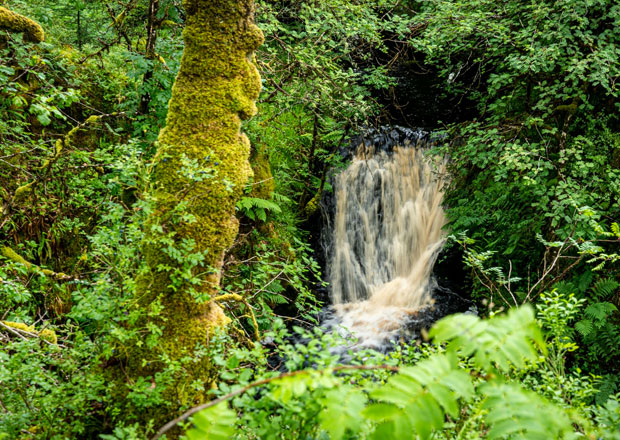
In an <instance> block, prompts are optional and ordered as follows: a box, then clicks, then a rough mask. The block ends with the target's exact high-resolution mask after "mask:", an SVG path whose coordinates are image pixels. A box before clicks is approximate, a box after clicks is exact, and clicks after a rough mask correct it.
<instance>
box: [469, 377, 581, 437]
mask: <svg viewBox="0 0 620 440" xmlns="http://www.w3.org/2000/svg"><path fill="white" fill-rule="evenodd" d="M481 390H482V393H483V394H484V395H485V396H486V400H485V401H484V404H483V408H485V409H487V410H488V411H489V413H488V415H487V417H486V418H485V421H486V422H487V423H488V424H489V425H490V427H491V429H490V430H489V432H488V434H487V438H489V439H491V440H493V439H503V438H506V437H507V436H510V438H511V439H523V440H526V439H527V440H532V439H541V440H544V439H561V438H564V435H566V434H568V433H570V432H572V431H573V429H572V425H571V422H570V419H569V418H568V416H567V415H566V414H565V413H564V412H563V411H562V410H561V409H559V408H558V407H556V406H554V405H552V404H550V403H549V402H547V401H546V400H544V399H543V398H542V397H540V396H539V395H538V394H536V393H534V392H532V391H528V390H524V389H523V388H521V387H520V386H519V385H516V384H512V383H504V382H489V383H486V384H484V385H483V386H482V387H481ZM550 415H552V416H550Z"/></svg>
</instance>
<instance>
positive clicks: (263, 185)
mask: <svg viewBox="0 0 620 440" xmlns="http://www.w3.org/2000/svg"><path fill="white" fill-rule="evenodd" d="M250 163H251V164H252V171H253V172H254V179H253V182H252V192H251V194H250V195H251V196H252V197H256V198H259V199H266V200H270V199H271V196H272V195H273V192H274V191H275V182H274V180H273V174H272V173H271V164H270V163H269V156H268V155H267V153H266V152H265V150H264V149H263V148H259V149H258V148H257V149H256V150H254V151H253V154H252V157H251V158H250Z"/></svg>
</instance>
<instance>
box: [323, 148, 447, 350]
mask: <svg viewBox="0 0 620 440" xmlns="http://www.w3.org/2000/svg"><path fill="white" fill-rule="evenodd" d="M444 175H445V166H444V164H432V163H431V162H430V161H429V160H428V159H427V158H426V157H425V156H424V150H422V149H418V148H413V147H409V148H401V147H397V148H395V149H394V151H393V153H391V154H388V153H385V152H381V153H377V154H374V152H373V151H372V150H368V149H366V148H360V149H359V151H358V154H357V156H356V157H355V158H354V160H353V161H352V163H351V164H350V165H349V167H348V168H347V169H346V170H344V171H343V172H342V173H341V174H340V175H339V176H338V177H337V179H336V182H335V196H336V213H335V220H334V228H333V232H332V234H333V235H332V238H331V252H330V258H329V261H328V265H327V267H328V281H329V283H330V289H331V291H330V294H331V300H332V303H333V315H332V316H331V318H329V319H328V320H327V321H326V322H325V325H326V326H327V327H328V328H332V329H335V328H339V330H338V331H340V332H341V333H342V334H347V333H348V332H350V333H351V334H352V335H354V336H355V337H356V338H358V339H359V343H358V345H359V346H362V347H373V346H381V345H384V344H385V342H386V341H388V340H390V339H394V338H395V337H397V335H398V333H399V331H400V330H401V328H402V327H403V325H404V324H405V323H406V322H408V321H410V320H411V319H415V317H416V315H417V313H418V312H419V311H420V310H421V309H423V308H426V307H429V306H431V305H432V286H433V283H432V279H431V276H432V270H433V265H434V263H435V260H436V259H437V255H438V253H439V251H440V249H441V247H442V245H443V243H444V233H443V230H442V228H443V226H444V225H445V223H446V218H445V215H444V212H443V209H442V207H441V204H442V201H443V192H442V188H443V184H444Z"/></svg>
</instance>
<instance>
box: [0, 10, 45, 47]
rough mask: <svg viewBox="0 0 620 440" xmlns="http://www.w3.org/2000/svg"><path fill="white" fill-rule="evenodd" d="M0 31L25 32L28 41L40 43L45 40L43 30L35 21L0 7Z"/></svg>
mask: <svg viewBox="0 0 620 440" xmlns="http://www.w3.org/2000/svg"><path fill="white" fill-rule="evenodd" d="M0 29H6V30H9V31H12V32H23V33H24V35H25V37H26V39H28V40H30V41H32V42H35V43H40V42H42V41H43V40H44V39H45V32H43V28H42V27H41V26H40V25H39V24H38V23H36V22H35V21H33V20H31V19H29V18H27V17H24V16H23V15H19V14H16V13H15V12H13V11H9V10H8V9H6V8H3V7H1V6H0Z"/></svg>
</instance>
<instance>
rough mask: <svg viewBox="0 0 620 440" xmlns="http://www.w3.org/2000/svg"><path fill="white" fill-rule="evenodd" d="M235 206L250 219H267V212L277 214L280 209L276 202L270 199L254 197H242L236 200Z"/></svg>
mask: <svg viewBox="0 0 620 440" xmlns="http://www.w3.org/2000/svg"><path fill="white" fill-rule="evenodd" d="M237 208H238V209H239V210H241V212H242V213H243V215H245V216H246V217H248V218H249V219H251V220H260V221H263V222H264V221H267V213H268V212H273V213H274V214H279V213H281V212H282V209H281V208H280V206H279V205H278V204H277V203H274V202H272V201H271V200H265V199H258V198H256V197H242V198H241V200H239V201H238V202H237Z"/></svg>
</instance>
